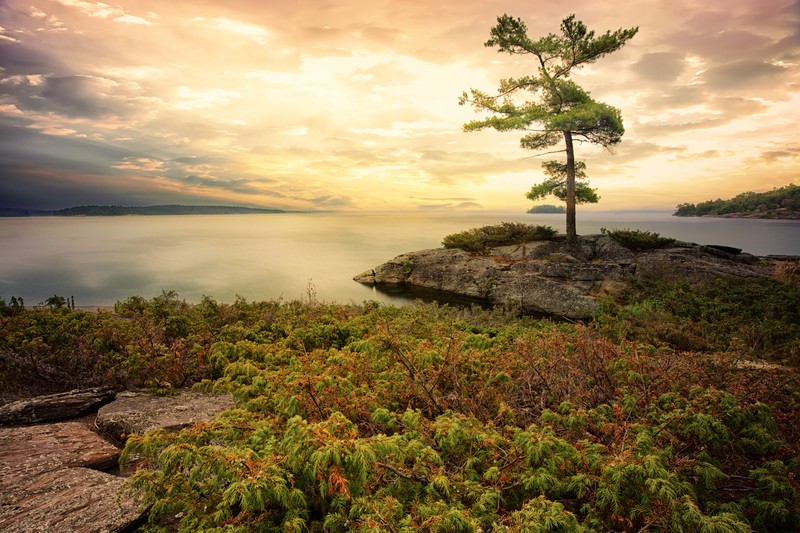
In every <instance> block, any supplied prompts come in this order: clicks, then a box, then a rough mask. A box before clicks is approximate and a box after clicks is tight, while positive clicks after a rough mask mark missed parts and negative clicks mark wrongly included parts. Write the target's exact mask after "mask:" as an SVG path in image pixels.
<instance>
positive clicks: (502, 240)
mask: <svg viewBox="0 0 800 533" xmlns="http://www.w3.org/2000/svg"><path fill="white" fill-rule="evenodd" d="M555 234H556V230H554V229H553V228H552V227H550V226H535V225H532V224H522V223H520V222H503V223H502V224H498V225H495V226H483V227H481V228H472V229H470V230H467V231H462V232H460V233H453V234H452V235H448V236H446V237H445V238H444V239H443V240H442V246H444V247H445V248H458V249H461V250H465V251H467V252H471V253H478V254H482V253H486V252H487V251H488V250H489V248H492V247H495V246H506V245H511V244H516V245H523V244H525V243H526V242H531V241H545V240H548V239H552V238H553V237H554V236H555Z"/></svg>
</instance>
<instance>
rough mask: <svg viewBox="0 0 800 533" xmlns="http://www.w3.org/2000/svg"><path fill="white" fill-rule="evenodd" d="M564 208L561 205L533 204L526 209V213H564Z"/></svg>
mask: <svg viewBox="0 0 800 533" xmlns="http://www.w3.org/2000/svg"><path fill="white" fill-rule="evenodd" d="M564 212H566V209H565V208H564V206H563V205H550V204H545V205H535V206H533V207H531V208H530V209H528V213H564Z"/></svg>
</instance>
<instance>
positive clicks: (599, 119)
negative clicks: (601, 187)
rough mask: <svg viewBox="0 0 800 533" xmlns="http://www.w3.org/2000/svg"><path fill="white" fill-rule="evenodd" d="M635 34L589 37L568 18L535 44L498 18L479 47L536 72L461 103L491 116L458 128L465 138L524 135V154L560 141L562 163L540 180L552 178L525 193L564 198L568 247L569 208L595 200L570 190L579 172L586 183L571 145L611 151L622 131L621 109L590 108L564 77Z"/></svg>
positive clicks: (511, 21)
mask: <svg viewBox="0 0 800 533" xmlns="http://www.w3.org/2000/svg"><path fill="white" fill-rule="evenodd" d="M638 30H639V28H638V27H637V28H629V29H619V30H617V31H615V32H611V31H607V32H606V33H605V34H603V35H600V36H598V37H595V34H594V32H593V31H589V30H587V28H586V25H585V24H584V23H583V22H581V21H579V20H575V15H570V16H569V17H567V18H565V19H564V20H563V21H562V22H561V35H555V34H552V33H551V34H549V35H547V36H545V37H541V38H539V39H537V40H533V39H531V38H530V37H528V28H527V26H526V25H525V23H524V22H523V21H522V20H521V19H519V18H513V17H511V16H509V15H503V16H501V17H498V19H497V25H496V26H494V27H493V28H492V29H491V37H490V39H489V40H488V41H486V43H484V44H485V45H486V46H492V47H494V46H496V47H497V48H498V51H499V52H506V53H508V54H512V55H531V56H533V58H534V59H535V61H536V66H537V73H536V74H535V75H531V76H524V77H522V78H508V79H504V80H501V81H500V88H499V91H498V95H496V96H490V95H488V94H486V93H484V92H482V91H479V90H476V89H471V90H470V93H466V92H464V93H463V94H462V96H461V98H460V100H459V103H460V104H462V105H463V104H465V103H470V104H472V106H473V107H474V109H475V110H476V111H481V112H489V113H491V114H492V116H489V117H487V118H485V119H483V120H475V121H471V122H468V123H466V124H464V130H465V131H476V130H480V129H484V128H494V129H496V130H498V131H508V130H521V131H526V132H528V133H526V134H525V135H523V137H522V138H521V139H520V145H521V146H522V147H523V148H526V149H530V150H542V149H545V148H549V147H552V146H555V145H557V144H560V143H561V142H562V141H563V143H564V150H563V151H564V152H566V161H565V162H564V163H559V162H552V161H546V162H545V173H547V174H548V176H550V178H549V179H548V180H546V181H545V182H544V183H543V184H541V185H539V186H537V187H539V188H538V189H537V187H534V188H533V189H532V190H531V192H530V193H528V194H529V195H533V196H534V197H537V198H538V197H540V195H542V193H544V195H547V194H554V195H556V196H557V197H560V195H563V196H564V200H565V202H566V204H567V205H566V207H567V209H566V216H567V224H566V230H567V238H568V240H569V241H570V242H572V243H574V242H576V241H577V231H576V226H575V204H576V203H577V202H578V200H580V201H581V202H591V201H592V199H594V201H596V200H597V194H596V192H595V191H594V190H592V189H590V188H589V187H588V185H587V184H586V183H585V182H580V183H581V185H580V187H579V186H577V185H576V177H578V176H579V174H580V173H583V177H585V165H583V164H582V163H580V162H578V163H577V164H576V161H575V150H574V142H575V141H578V142H589V143H592V144H599V145H600V146H603V147H604V148H610V147H611V146H613V145H615V144H617V143H619V142H620V140H621V138H622V135H623V133H625V128H624V127H623V126H622V116H621V113H620V111H619V109H617V108H615V107H612V106H610V105H608V104H603V103H601V102H597V101H595V100H594V99H592V98H591V96H589V93H588V92H586V91H585V90H583V89H582V88H581V87H580V86H578V84H576V83H575V82H573V81H572V80H570V79H569V77H570V74H571V73H572V71H573V70H577V69H579V68H581V67H582V66H583V65H586V64H588V63H593V62H594V61H597V60H598V59H600V58H601V57H603V56H605V55H606V54H610V53H611V52H615V51H616V50H619V49H620V48H621V47H622V46H623V45H624V44H625V43H626V42H627V41H628V40H629V39H631V38H632V37H633V36H634V35H636V32H637V31H638ZM519 93H527V95H528V97H529V99H522V101H520V100H519V99H517V100H515V99H514V97H515V96H518V95H519ZM559 151H560V150H559ZM558 165H563V166H558ZM581 165H582V166H581ZM562 181H563V185H561V183H562ZM579 191H580V192H579ZM529 197H530V196H529Z"/></svg>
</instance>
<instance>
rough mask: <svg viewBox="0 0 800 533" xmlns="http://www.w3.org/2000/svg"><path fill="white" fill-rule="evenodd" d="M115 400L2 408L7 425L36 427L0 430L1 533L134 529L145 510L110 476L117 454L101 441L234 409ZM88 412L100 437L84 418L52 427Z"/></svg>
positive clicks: (220, 402) (192, 397)
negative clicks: (101, 412) (94, 412)
mask: <svg viewBox="0 0 800 533" xmlns="http://www.w3.org/2000/svg"><path fill="white" fill-rule="evenodd" d="M114 395H115V393H114V391H113V390H111V389H102V388H98V389H88V390H77V391H70V392H66V393H61V394H53V395H48V396H39V397H35V398H28V399H25V400H20V401H18V402H12V403H10V404H7V405H5V406H3V407H4V408H6V411H7V412H8V413H9V414H8V420H9V423H10V424H18V423H29V424H30V423H34V424H33V425H25V426H19V425H15V426H14V427H0V531H14V532H39V531H41V532H49V531H81V532H90V533H91V532H98V533H100V532H108V531H130V530H132V528H134V527H136V525H137V524H139V523H140V522H141V521H143V519H144V518H143V517H144V514H145V513H146V509H145V508H144V507H143V506H142V504H141V503H140V502H138V501H137V500H136V499H135V498H134V497H133V496H132V495H131V494H128V493H126V492H125V491H124V483H125V478H123V477H120V476H118V475H113V474H111V473H108V472H109V471H113V470H114V469H115V468H116V467H117V466H118V461H119V456H120V453H121V450H120V448H118V447H117V446H116V445H115V444H114V443H112V442H109V441H108V440H106V439H104V438H103V437H104V436H108V437H110V438H111V439H114V440H116V442H117V443H119V442H122V441H124V440H125V438H126V437H127V435H128V434H130V433H134V432H135V433H143V432H145V431H148V430H150V429H156V428H163V429H166V430H167V431H177V430H179V429H181V428H183V427H186V426H189V425H192V424H195V423H196V422H205V421H208V420H209V419H211V418H212V417H213V416H215V415H216V414H218V413H220V412H222V411H224V410H225V409H228V408H230V407H233V406H234V405H235V401H234V399H233V397H232V396H230V395H212V394H202V393H195V392H188V391H182V392H180V393H179V394H178V395H177V396H172V397H157V396H151V395H149V394H147V393H144V392H121V393H119V394H117V395H116V399H114ZM109 400H113V401H110V403H105V402H108V401H109ZM102 403H105V405H103V407H100V408H99V410H98V407H99V406H100V404H102ZM87 411H97V413H98V414H97V416H96V418H95V421H94V427H96V428H97V429H99V430H100V431H101V433H102V435H101V434H98V433H96V432H95V431H93V429H94V428H93V427H92V422H91V420H88V419H86V418H84V419H79V420H70V421H59V422H54V421H52V419H53V418H54V417H58V416H62V417H64V418H74V417H75V416H80V414H86V413H87ZM100 411H103V414H104V415H103V416H102V417H101V416H100ZM4 412H5V411H4ZM41 422H44V423H41ZM123 433H124V434H123Z"/></svg>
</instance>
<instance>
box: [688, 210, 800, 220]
mask: <svg viewBox="0 0 800 533" xmlns="http://www.w3.org/2000/svg"><path fill="white" fill-rule="evenodd" d="M672 216H675V217H678V218H738V219H747V218H750V219H754V220H800V212H796V211H788V212H778V213H776V212H774V211H770V212H765V213H725V214H724V215H714V214H708V215H679V214H677V213H673V215H672Z"/></svg>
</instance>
